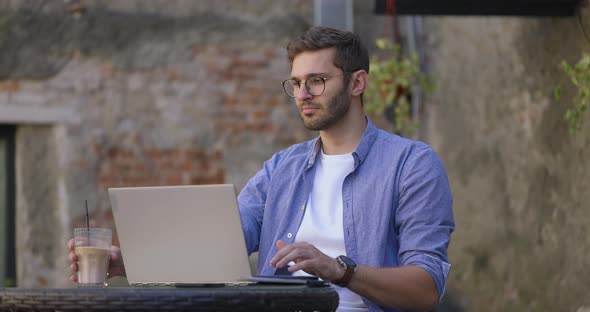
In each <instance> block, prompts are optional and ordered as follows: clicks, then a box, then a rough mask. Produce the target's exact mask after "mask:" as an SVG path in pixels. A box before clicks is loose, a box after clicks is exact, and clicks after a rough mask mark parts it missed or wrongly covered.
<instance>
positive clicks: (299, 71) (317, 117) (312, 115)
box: [291, 48, 350, 131]
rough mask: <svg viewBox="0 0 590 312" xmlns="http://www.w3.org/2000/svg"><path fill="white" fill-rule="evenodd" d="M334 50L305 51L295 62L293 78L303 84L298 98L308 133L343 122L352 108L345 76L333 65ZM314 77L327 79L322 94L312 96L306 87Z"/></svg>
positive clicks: (292, 71) (292, 72) (298, 105)
mask: <svg viewBox="0 0 590 312" xmlns="http://www.w3.org/2000/svg"><path fill="white" fill-rule="evenodd" d="M335 53H336V51H335V49H333V48H332V49H322V50H318V51H310V52H303V53H301V54H299V55H297V56H296V57H295V59H293V66H292V67H291V78H292V79H295V80H297V81H300V82H301V87H300V90H299V93H298V94H297V96H296V97H295V102H296V103H297V108H299V113H300V117H301V120H302V121H303V124H304V126H305V127H306V128H307V129H309V130H315V131H319V130H326V129H328V128H330V127H331V126H332V125H334V124H335V123H337V122H338V121H339V120H341V119H342V118H343V117H344V116H345V115H346V114H347V113H348V110H349V108H350V96H349V93H348V88H347V86H345V85H344V78H345V77H344V73H343V72H342V70H340V69H339V68H338V67H336V66H334V63H333V59H334V55H335ZM312 77H321V78H327V79H326V80H325V90H324V93H322V94H321V95H316V96H314V95H311V94H309V92H308V91H307V89H306V88H305V86H304V83H305V80H307V79H310V78H312Z"/></svg>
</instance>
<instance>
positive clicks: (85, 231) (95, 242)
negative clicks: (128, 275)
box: [74, 228, 112, 287]
mask: <svg viewBox="0 0 590 312" xmlns="http://www.w3.org/2000/svg"><path fill="white" fill-rule="evenodd" d="M74 240H75V249H74V250H75V251H74V252H75V253H76V256H78V285H80V286H95V287H104V286H106V285H107V271H108V268H109V251H110V248H111V240H112V232H111V229H103V228H77V229H75V230H74Z"/></svg>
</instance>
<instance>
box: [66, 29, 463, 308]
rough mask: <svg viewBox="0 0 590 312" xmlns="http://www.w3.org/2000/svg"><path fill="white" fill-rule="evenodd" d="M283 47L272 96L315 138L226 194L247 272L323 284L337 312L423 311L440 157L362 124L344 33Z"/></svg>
mask: <svg viewBox="0 0 590 312" xmlns="http://www.w3.org/2000/svg"><path fill="white" fill-rule="evenodd" d="M287 50H288V55H289V60H290V61H291V78H290V79H288V80H285V81H284V82H283V88H284V90H285V92H286V93H287V94H288V95H289V96H291V97H293V98H294V99H295V102H296V104H297V108H298V109H299V112H300V117H301V119H302V121H303V124H304V125H305V127H307V128H308V129H310V130H317V131H319V133H320V136H319V137H318V138H316V139H314V140H311V141H307V142H304V143H301V144H297V145H294V146H291V147H290V148H288V149H286V150H283V151H280V152H278V153H277V154H275V155H273V157H272V158H271V159H270V160H268V161H266V162H265V163H264V167H263V169H262V170H261V171H259V172H258V173H257V174H256V175H255V176H254V177H253V178H252V179H250V181H249V182H248V184H247V185H246V186H245V188H244V189H243V190H242V191H241V192H240V195H239V196H238V204H239V207H240V213H241V217H242V226H243V230H244V234H245V236H246V244H247V248H248V252H249V253H252V252H255V251H258V252H259V255H258V258H259V259H258V274H260V275H275V274H297V275H302V274H313V275H316V276H318V277H320V278H322V279H324V280H328V281H331V282H332V283H334V284H335V285H337V286H335V287H336V289H337V291H338V293H339V296H340V304H339V311H367V310H369V311H381V310H383V311H399V310H403V309H411V310H430V309H432V308H433V307H434V306H435V305H436V304H437V303H438V301H439V299H440V297H442V294H443V292H444V288H445V284H446V279H447V275H448V272H449V270H450V265H449V264H448V260H447V247H448V244H449V241H450V235H451V233H452V231H453V229H454V221H453V214H452V199H451V193H450V190H449V184H448V180H447V175H446V172H445V170H444V167H443V165H442V163H441V161H440V159H439V158H438V156H437V155H436V154H435V153H434V151H433V150H432V149H431V148H430V147H429V146H427V145H426V144H423V143H420V142H415V141H411V140H407V139H403V138H400V137H398V136H396V135H393V134H390V133H387V132H385V131H382V130H379V129H377V128H376V127H375V125H374V124H373V123H372V122H371V121H370V120H369V119H368V118H367V117H366V116H365V114H364V112H363V103H362V94H363V92H364V90H365V89H366V87H367V83H368V72H369V57H368V52H367V50H366V48H365V47H364V46H363V45H362V44H361V42H360V40H359V38H358V37H357V36H356V35H355V34H353V33H351V32H346V31H340V30H336V29H331V28H324V27H314V28H311V29H310V30H309V31H307V32H305V33H304V34H302V35H301V37H299V38H297V39H294V40H293V41H291V42H290V43H289V45H288V47H287ZM69 245H70V248H72V243H71V242H70V243H69ZM112 256H113V260H112V264H113V265H112V267H111V268H112V270H111V275H124V267H123V265H122V260H121V257H120V251H119V250H118V249H117V248H116V247H115V248H114V249H113V255H112ZM70 260H71V261H72V262H74V261H75V260H76V259H75V255H73V253H70ZM76 270H77V267H76V265H75V263H73V264H72V271H74V272H75V271H76ZM72 280H73V281H75V276H72Z"/></svg>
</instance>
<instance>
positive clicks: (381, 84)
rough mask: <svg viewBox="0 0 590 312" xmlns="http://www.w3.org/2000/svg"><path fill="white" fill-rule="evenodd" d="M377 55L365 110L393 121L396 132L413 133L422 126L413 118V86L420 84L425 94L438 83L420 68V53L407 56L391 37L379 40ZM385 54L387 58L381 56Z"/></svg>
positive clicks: (402, 133)
mask: <svg viewBox="0 0 590 312" xmlns="http://www.w3.org/2000/svg"><path fill="white" fill-rule="evenodd" d="M376 47H377V49H378V50H379V51H378V53H377V55H373V56H371V70H370V74H369V75H370V76H369V81H370V82H369V85H368V87H367V90H366V91H365V95H364V97H365V104H364V106H365V111H366V112H367V113H369V114H373V115H379V116H383V115H386V117H387V118H388V119H389V120H390V121H392V122H393V131H394V132H395V133H398V134H400V135H410V136H411V135H412V134H414V133H415V131H416V130H417V129H418V127H419V123H418V121H416V120H414V119H413V118H412V112H411V103H410V101H411V86H414V85H415V86H418V87H420V89H421V90H422V91H423V92H425V93H430V92H432V90H433V88H434V85H433V83H432V81H431V80H430V78H429V77H428V76H426V75H425V74H424V73H422V71H421V70H420V62H419V60H418V56H417V55H416V54H412V55H410V56H405V55H403V54H402V53H401V48H400V47H399V45H396V44H393V43H391V42H390V41H388V40H387V39H378V40H377V41H376ZM382 54H385V57H384V58H379V56H378V55H382Z"/></svg>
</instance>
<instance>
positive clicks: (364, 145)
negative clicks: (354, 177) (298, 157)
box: [305, 117, 378, 170]
mask: <svg viewBox="0 0 590 312" xmlns="http://www.w3.org/2000/svg"><path fill="white" fill-rule="evenodd" d="M365 118H366V119H367V127H366V128H365V132H364V133H363V136H362V137H361V141H360V142H359V144H358V146H357V147H356V149H355V150H354V152H352V155H353V157H354V169H356V168H357V167H358V166H359V165H360V164H362V163H363V161H364V160H365V158H367V154H368V153H369V150H370V149H371V146H373V143H374V142H375V139H376V138H377V131H378V129H377V127H376V126H375V124H373V122H372V121H371V119H370V118H369V117H365ZM321 148H322V139H321V137H317V138H315V139H313V140H312V141H311V144H310V149H309V154H308V158H307V167H305V169H306V170H307V169H309V168H311V167H313V164H314V163H315V160H316V158H317V156H318V154H319V153H321Z"/></svg>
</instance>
